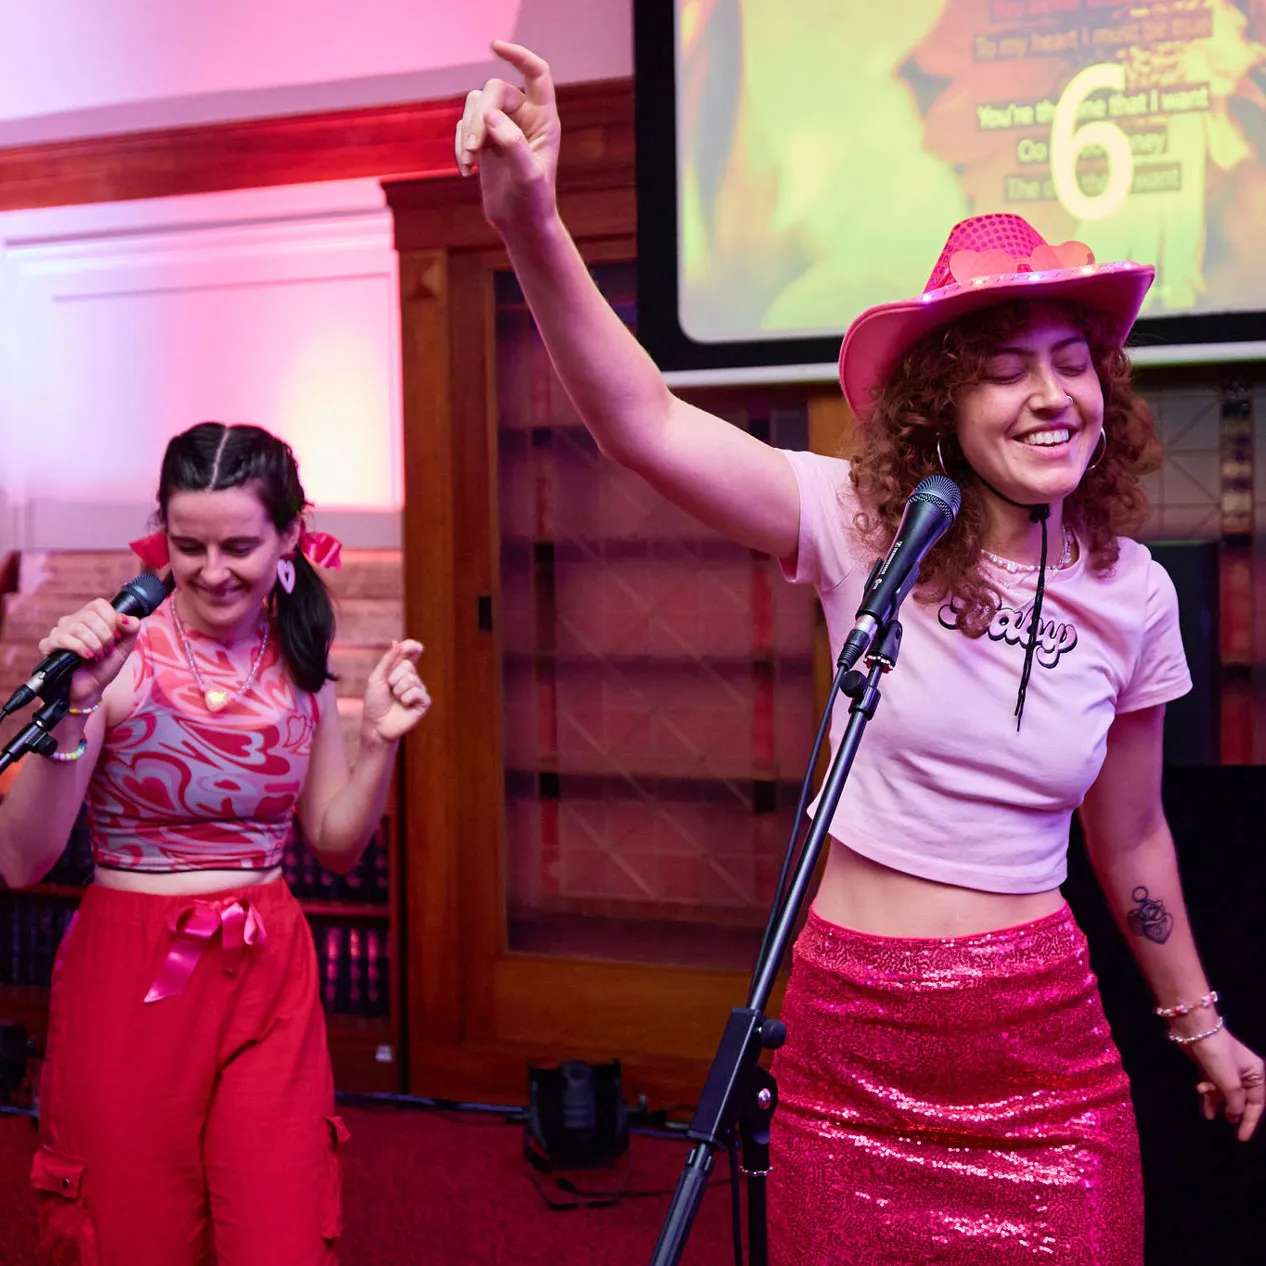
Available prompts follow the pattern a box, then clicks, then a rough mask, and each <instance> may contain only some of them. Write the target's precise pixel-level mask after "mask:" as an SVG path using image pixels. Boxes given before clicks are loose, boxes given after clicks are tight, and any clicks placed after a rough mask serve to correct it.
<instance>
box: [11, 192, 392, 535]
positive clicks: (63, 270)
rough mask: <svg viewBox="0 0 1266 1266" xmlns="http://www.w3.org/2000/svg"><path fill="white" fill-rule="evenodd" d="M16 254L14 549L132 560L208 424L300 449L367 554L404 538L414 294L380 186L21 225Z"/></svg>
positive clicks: (312, 478) (113, 207)
mask: <svg viewBox="0 0 1266 1266" xmlns="http://www.w3.org/2000/svg"><path fill="white" fill-rule="evenodd" d="M0 246H2V252H0V328H3V330H4V337H3V339H0V552H3V550H5V549H7V548H25V549H50V548H52V549H56V548H62V549H84V548H121V547H122V546H124V545H125V544H126V542H127V541H128V540H129V539H131V538H132V537H133V536H135V535H136V534H138V532H139V530H140V529H142V528H143V527H144V525H145V521H146V518H147V517H148V515H149V513H150V512H151V510H152V508H153V493H154V488H155V482H156V479H157V473H158V465H159V460H160V458H161V455H162V451H163V448H164V446H165V444H166V442H167V440H168V438H170V436H171V435H172V434H174V433H175V432H177V431H179V430H183V429H184V428H185V427H188V426H190V425H192V424H193V423H195V422H198V421H202V420H206V419H215V420H219V421H226V422H254V423H257V424H260V425H263V426H266V427H268V428H269V429H270V430H273V431H276V432H277V433H278V434H280V435H282V436H284V437H285V438H286V439H287V440H288V441H289V442H290V443H291V444H292V445H293V446H294V448H295V450H296V452H297V454H298V457H299V461H300V466H301V473H302V475H303V479H304V483H305V487H306V490H307V492H308V495H309V497H310V498H311V499H312V500H313V501H314V502H315V503H316V504H317V506H318V507H319V508H320V510H321V512H322V514H323V515H324V516H326V518H327V519H329V516H331V515H332V516H334V519H335V520H338V521H339V523H341V524H342V527H341V529H340V530H342V531H343V534H344V535H345V536H346V537H347V538H348V543H349V544H360V545H364V546H385V545H391V544H394V543H395V541H396V540H397V539H398V533H399V523H398V519H399V509H400V505H401V500H402V496H403V489H402V478H401V470H400V449H401V439H400V400H399V395H400V362H399V303H398V281H397V275H396V256H395V252H394V250H393V248H392V242H391V222H390V215H389V213H388V212H387V210H386V208H385V207H384V205H383V195H382V190H381V188H380V187H379V185H378V184H377V182H376V181H372V180H364V181H343V182H327V183H321V184H313V185H300V186H291V187H282V188H275V189H259V190H243V191H241V192H237V193H225V194H215V195H209V196H202V197H190V198H166V199H154V200H151V201H146V202H133V203H111V204H107V205H101V206H89V207H63V208H55V209H51V210H37V211H27V212H9V213H6V214H4V215H0ZM329 525H330V526H337V524H335V523H334V522H333V521H331V522H330V524H329Z"/></svg>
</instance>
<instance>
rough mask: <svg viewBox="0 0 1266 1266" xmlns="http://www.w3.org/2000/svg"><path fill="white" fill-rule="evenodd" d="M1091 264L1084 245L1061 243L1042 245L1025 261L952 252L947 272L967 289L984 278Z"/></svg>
mask: <svg viewBox="0 0 1266 1266" xmlns="http://www.w3.org/2000/svg"><path fill="white" fill-rule="evenodd" d="M1094 262H1095V255H1094V252H1093V251H1092V250H1091V249H1090V247H1089V246H1087V245H1086V244H1085V243H1084V242H1063V243H1061V244H1060V245H1059V246H1047V245H1046V244H1045V243H1043V244H1042V245H1041V246H1039V247H1037V248H1036V249H1035V250H1034V252H1033V254H1032V255H1030V256H1029V257H1028V258H1027V259H1024V258H1018V257H1017V256H1015V255H1012V254H1011V252H1010V251H1001V250H994V251H955V252H954V253H953V255H951V256H950V261H949V269H950V274H951V275H952V276H953V278H954V280H955V281H956V282H958V284H959V285H960V286H966V285H968V284H970V283H971V282H973V281H984V280H985V279H986V278H987V277H1006V276H1010V275H1012V274H1015V273H1044V272H1054V271H1055V270H1057V269H1060V268H1083V267H1084V266H1085V265H1086V264H1093V263H1094Z"/></svg>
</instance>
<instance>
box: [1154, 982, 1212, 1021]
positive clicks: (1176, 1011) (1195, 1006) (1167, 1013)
mask: <svg viewBox="0 0 1266 1266" xmlns="http://www.w3.org/2000/svg"><path fill="white" fill-rule="evenodd" d="M1217 1000H1218V991H1217V990H1216V989H1211V990H1210V991H1209V992H1208V993H1207V994H1205V995H1204V997H1203V998H1197V999H1196V1001H1195V1002H1180V1003H1179V1004H1178V1005H1177V1006H1176V1007H1153V1008H1152V1014H1153V1015H1159V1016H1161V1017H1163V1018H1164V1019H1166V1020H1172V1019H1173V1018H1174V1017H1175V1016H1179V1015H1190V1014H1191V1012H1193V1011H1199V1010H1200V1009H1201V1008H1202V1007H1211V1006H1213V1004H1214V1003H1215V1002H1217Z"/></svg>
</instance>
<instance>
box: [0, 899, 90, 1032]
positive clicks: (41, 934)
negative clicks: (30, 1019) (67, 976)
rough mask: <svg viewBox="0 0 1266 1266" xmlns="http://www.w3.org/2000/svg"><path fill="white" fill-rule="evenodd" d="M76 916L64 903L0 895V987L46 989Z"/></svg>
mask: <svg viewBox="0 0 1266 1266" xmlns="http://www.w3.org/2000/svg"><path fill="white" fill-rule="evenodd" d="M74 914H75V908H74V906H72V905H68V904H67V903H66V902H64V901H33V900H32V899H31V898H29V897H21V896H15V895H13V894H12V893H4V894H0V984H6V985H47V984H48V983H49V981H50V980H51V979H52V976H53V959H54V958H55V957H56V956H57V947H58V946H59V945H60V944H61V942H62V937H63V936H65V935H66V929H67V928H68V927H69V926H70V921H71V919H72V918H73V917H74ZM0 1018H3V1017H0Z"/></svg>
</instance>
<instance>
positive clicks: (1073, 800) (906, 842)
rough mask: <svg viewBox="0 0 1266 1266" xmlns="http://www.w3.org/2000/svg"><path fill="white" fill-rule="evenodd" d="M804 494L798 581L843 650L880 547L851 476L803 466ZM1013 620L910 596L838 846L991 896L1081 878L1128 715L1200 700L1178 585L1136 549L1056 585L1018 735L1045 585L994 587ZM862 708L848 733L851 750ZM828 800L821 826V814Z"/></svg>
mask: <svg viewBox="0 0 1266 1266" xmlns="http://www.w3.org/2000/svg"><path fill="white" fill-rule="evenodd" d="M786 456H787V458H788V460H789V461H790V462H791V466H792V469H793V470H794V471H795V475H796V480H797V483H798V484H799V487H800V539H799V545H798V548H797V554H796V557H795V559H794V560H787V561H785V562H784V565H783V566H784V571H785V572H786V574H787V575H788V578H789V579H791V580H793V581H796V582H800V583H805V584H812V585H814V586H815V587H816V588H817V590H818V594H819V597H820V598H821V601H822V608H823V611H824V613H825V615H826V621H827V627H828V630H829V633H830V641H831V653H832V655H833V656H836V655H838V654H839V650H840V646H841V645H842V643H843V640H844V637H845V636H846V635H847V633H848V631H849V629H851V628H852V625H853V618H854V613H855V612H856V610H857V605H858V603H859V602H860V601H861V594H862V589H863V586H864V584H865V581H866V577H867V575H868V574H869V571H870V566H871V564H872V563H873V562H874V559H875V554H876V551H874V550H869V549H867V548H866V547H865V546H864V544H863V543H862V542H861V541H860V539H859V538H858V536H857V533H856V531H855V530H854V529H853V527H852V523H853V516H854V514H855V513H856V512H857V509H858V502H857V495H856V492H855V490H854V488H853V485H852V482H851V481H850V479H849V473H848V463H847V462H844V461H840V460H839V459H837V458H830V457H821V456H819V455H817V454H814V453H803V452H787V453H786ZM991 578H992V579H993V580H994V582H995V583H996V585H997V587H998V589H999V592H1000V593H1001V594H1002V600H1003V606H1002V608H1001V609H1000V610H999V612H998V614H997V616H996V617H995V619H994V622H993V624H992V626H991V627H990V628H989V630H988V632H987V633H986V634H985V635H984V636H983V637H979V638H969V637H967V636H966V634H964V633H960V632H959V631H958V630H957V629H955V628H954V627H952V620H953V613H952V611H951V610H949V609H948V607H947V605H945V604H936V605H928V604H924V603H921V602H918V601H917V600H916V597H917V591H916V594H915V595H912V596H911V597H910V598H908V599H906V601H905V603H903V605H902V608H901V624H902V632H903V637H902V644H901V651H900V656H899V659H898V662H897V666H896V668H895V669H894V670H893V671H892V672H891V673H890V674H888V675H887V676H886V677H884V679H883V682H882V684H881V686H880V696H881V701H880V704H879V708H878V711H877V712H876V714H875V718H874V720H873V721H871V722H870V724H869V725H868V726H867V729H866V733H865V736H864V737H863V739H862V743H861V746H860V748H859V749H858V754H857V757H856V760H855V762H854V764H853V768H852V770H851V771H850V773H849V778H848V782H847V783H846V785H845V787H844V794H843V795H842V796H841V798H840V802H839V805H838V806H837V808H836V812H835V816H834V818H833V820H832V822H831V835H832V836H834V837H835V838H836V839H837V840H840V841H842V842H843V843H844V844H846V845H847V846H848V847H849V848H851V849H852V850H853V851H854V852H857V853H860V854H862V855H863V856H864V857H869V858H871V859H872V860H874V861H877V862H879V863H881V864H882V865H885V866H890V867H892V868H893V869H895V870H899V871H903V872H905V873H906V874H910V875H918V876H921V877H922V878H925V879H932V880H937V881H939V882H941V883H947V884H956V885H958V886H960V887H965V888H975V889H979V890H983V891H985V892H1015V893H1024V892H1044V891H1046V890H1048V889H1051V888H1055V887H1057V886H1058V885H1059V884H1061V883H1063V881H1064V879H1065V878H1066V876H1067V869H1068V867H1067V852H1068V828H1069V820H1070V818H1071V817H1072V813H1073V810H1074V809H1076V808H1077V807H1078V806H1079V805H1080V804H1081V802H1082V799H1083V798H1084V796H1085V794H1086V792H1087V791H1088V790H1089V789H1090V786H1091V784H1092V783H1093V782H1094V780H1095V778H1096V777H1097V775H1098V773H1099V769H1100V766H1101V765H1102V764H1103V759H1104V755H1105V752H1106V750H1107V735H1108V728H1109V726H1110V725H1111V724H1112V721H1113V718H1114V717H1115V716H1116V715H1117V714H1118V713H1123V712H1130V711H1134V710H1136V709H1139V708H1146V707H1150V706H1152V705H1154V704H1159V703H1166V702H1168V701H1169V700H1171V699H1176V698H1178V697H1179V696H1180V695H1183V694H1186V692H1187V691H1188V690H1189V689H1190V688H1191V677H1190V675H1189V674H1188V671H1187V661H1186V657H1185V656H1184V654H1183V648H1182V639H1181V637H1180V634H1179V629H1178V599H1177V595H1176V593H1175V591H1174V586H1173V582H1172V581H1171V580H1170V579H1169V576H1168V574H1167V573H1166V571H1165V570H1164V568H1162V567H1161V566H1160V564H1159V563H1156V562H1155V561H1153V559H1152V557H1151V555H1150V554H1149V553H1148V552H1147V550H1146V549H1145V548H1144V547H1143V546H1142V545H1139V544H1138V543H1137V542H1135V541H1131V540H1126V539H1122V541H1121V555H1120V558H1119V559H1118V561H1117V564H1116V567H1115V568H1114V569H1113V571H1112V572H1111V573H1110V574H1108V575H1099V574H1097V573H1095V572H1094V571H1092V570H1091V569H1090V568H1089V567H1088V566H1087V562H1086V557H1085V554H1084V552H1083V553H1082V554H1081V555H1080V556H1079V557H1078V560H1077V561H1076V562H1075V563H1073V564H1072V565H1071V566H1069V567H1067V568H1065V569H1064V570H1062V571H1056V572H1051V573H1048V579H1047V583H1046V592H1045V595H1044V597H1043V600H1042V627H1041V630H1040V635H1039V638H1038V644H1037V652H1036V655H1035V656H1034V661H1033V675H1032V678H1031V679H1030V682H1029V688H1028V695H1027V698H1026V701H1025V705H1024V723H1023V726H1022V728H1021V729H1020V731H1019V732H1018V733H1017V732H1016V727H1015V716H1014V715H1013V709H1014V707H1015V700H1016V692H1017V690H1018V688H1019V684H1020V673H1021V669H1022V668H1023V665H1024V647H1025V643H1026V641H1027V638H1028V626H1029V616H1030V613H1031V612H1032V608H1033V598H1034V595H1035V592H1036V587H1037V576H1036V574H1035V573H1033V572H1028V573H1019V574H1015V575H1011V574H1009V573H1007V572H1006V571H1004V570H1002V569H1001V568H999V569H997V571H996V573H995V574H993V575H992V577H991ZM848 704H849V700H848V699H844V700H842V701H841V702H840V703H839V704H837V706H836V709H835V715H834V717H833V718H832V725H831V746H832V749H834V748H835V747H836V745H837V744H838V742H839V739H840V737H841V735H842V734H843V732H844V727H845V725H846V724H847V722H848ZM816 808H817V802H816V801H815V802H814V805H813V808H812V809H811V810H810V812H813V811H815V810H816Z"/></svg>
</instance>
